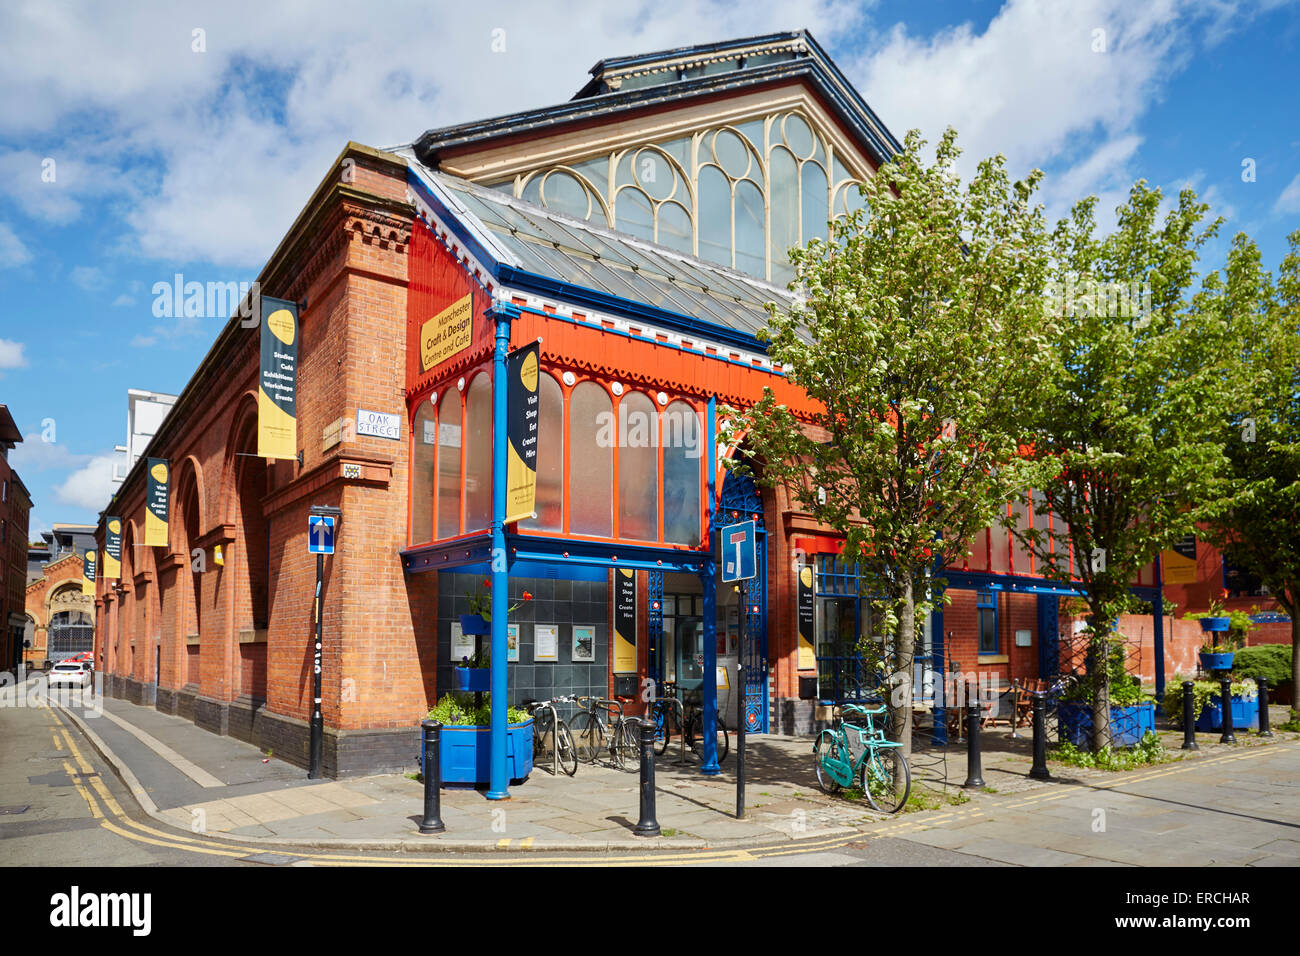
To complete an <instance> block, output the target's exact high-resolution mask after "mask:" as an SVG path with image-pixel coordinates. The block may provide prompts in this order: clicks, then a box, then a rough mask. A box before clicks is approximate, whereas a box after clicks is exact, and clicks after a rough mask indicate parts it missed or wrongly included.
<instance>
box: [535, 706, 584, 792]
mask: <svg viewBox="0 0 1300 956" xmlns="http://www.w3.org/2000/svg"><path fill="white" fill-rule="evenodd" d="M574 701H575V698H574V697H573V695H572V694H570V695H569V696H568V697H552V698H551V699H550V700H526V701H524V706H525V707H526V708H528V712H529V713H530V714H532V715H533V758H534V764H535V765H536V766H540V762H538V761H537V759H536V758H537V757H539V756H541V755H542V754H547V753H549V754H551V774H552V775H558V774H559V772H560V770H563V771H564V772H565V773H567V774H568V775H569V776H570V777H572V776H573V775H574V774H575V773H577V772H578V749H577V747H576V746H574V743H573V732H572V731H570V730H569V725H568V724H566V723H565V722H564V721H563V720H561V719H560V715H559V713H558V712H557V711H556V710H555V705H556V704H571V703H574Z"/></svg>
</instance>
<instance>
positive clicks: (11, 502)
mask: <svg viewBox="0 0 1300 956" xmlns="http://www.w3.org/2000/svg"><path fill="white" fill-rule="evenodd" d="M22 440H23V436H22V432H21V431H19V429H18V425H17V424H16V423H15V422H14V419H13V416H12V415H11V414H9V407H8V406H7V405H0V627H3V632H0V669H3V670H8V671H14V670H17V669H18V664H19V661H21V660H22V653H23V641H24V640H26V639H28V638H27V629H28V620H27V614H26V611H25V606H26V595H25V591H26V588H27V523H28V518H29V516H30V514H31V510H32V499H31V495H30V494H29V493H28V491H27V488H26V486H25V485H24V484H23V483H22V480H21V479H20V478H19V477H18V473H17V472H15V471H14V470H13V469H12V468H11V467H10V466H9V451H10V450H11V449H12V448H13V447H14V445H16V444H18V442H20V441H22Z"/></svg>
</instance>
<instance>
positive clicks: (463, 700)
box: [429, 692, 531, 727]
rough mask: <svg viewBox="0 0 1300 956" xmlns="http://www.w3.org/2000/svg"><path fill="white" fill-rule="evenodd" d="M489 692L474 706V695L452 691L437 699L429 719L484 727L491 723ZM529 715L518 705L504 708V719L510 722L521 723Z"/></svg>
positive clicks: (457, 725) (448, 723)
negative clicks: (479, 703) (479, 704)
mask: <svg viewBox="0 0 1300 956" xmlns="http://www.w3.org/2000/svg"><path fill="white" fill-rule="evenodd" d="M491 696H492V695H491V694H484V695H483V703H482V705H481V706H479V707H475V706H474V695H473V694H469V693H460V692H454V693H451V694H447V695H446V696H445V697H443V698H442V700H440V701H438V703H437V705H436V706H435V707H434V708H433V710H431V711H429V719H430V720H436V721H438V722H440V723H443V724H446V725H447V726H449V727H466V726H475V725H477V726H479V727H486V726H487V725H488V724H490V723H492V710H491ZM530 716H531V715H530V714H529V713H528V711H526V710H520V709H519V708H518V707H507V708H506V720H507V721H509V722H510V723H512V724H519V723H523V722H524V721H525V720H527V719H528V718H529V717H530Z"/></svg>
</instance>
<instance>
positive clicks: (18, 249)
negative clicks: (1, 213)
mask: <svg viewBox="0 0 1300 956" xmlns="http://www.w3.org/2000/svg"><path fill="white" fill-rule="evenodd" d="M31 261H32V254H31V253H30V252H28V251H27V247H26V246H25V245H23V241H22V240H21V239H19V238H18V236H17V235H15V233H14V231H13V230H12V229H10V228H9V226H8V224H6V223H3V222H0V269H7V268H10V267H12V266H21V265H26V264H27V263H28V262H31Z"/></svg>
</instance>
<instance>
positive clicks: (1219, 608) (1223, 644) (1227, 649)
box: [1183, 590, 1259, 654]
mask: <svg viewBox="0 0 1300 956" xmlns="http://www.w3.org/2000/svg"><path fill="white" fill-rule="evenodd" d="M1227 596H1228V592H1227V590H1223V591H1221V592H1220V593H1219V597H1218V598H1216V599H1215V600H1213V601H1211V602H1210V608H1209V610H1208V611H1195V612H1189V613H1187V614H1184V615H1183V620H1184V621H1199V620H1201V619H1202V618H1206V617H1226V618H1227V619H1228V630H1227V631H1226V632H1224V631H1206V632H1205V643H1204V644H1202V645H1201V653H1202V654H1231V653H1234V652H1235V651H1236V650H1237V648H1239V647H1241V646H1242V645H1244V644H1245V643H1246V638H1247V637H1248V636H1249V635H1250V632H1251V631H1253V630H1254V629H1255V628H1256V627H1257V626H1258V625H1257V624H1256V623H1255V621H1254V620H1253V619H1252V618H1251V614H1253V613H1257V612H1258V611H1259V608H1258V607H1253V608H1251V609H1250V611H1243V610H1240V609H1238V610H1235V611H1229V610H1228V609H1227V608H1225V607H1224V606H1223V599H1225V598H1227ZM1214 634H1218V635H1219V639H1218V641H1217V643H1216V642H1215V641H1214V640H1213V637H1212V635H1214Z"/></svg>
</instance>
